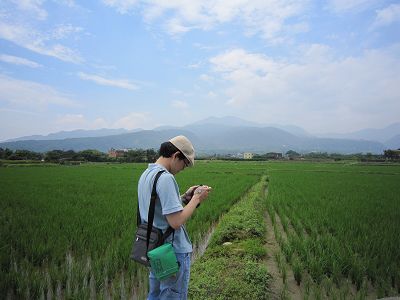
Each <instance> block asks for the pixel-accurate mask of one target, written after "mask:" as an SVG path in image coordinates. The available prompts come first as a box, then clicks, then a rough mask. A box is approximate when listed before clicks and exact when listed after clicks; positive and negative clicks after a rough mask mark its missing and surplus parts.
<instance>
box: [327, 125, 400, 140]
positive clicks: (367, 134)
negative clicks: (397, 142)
mask: <svg viewBox="0 0 400 300" xmlns="http://www.w3.org/2000/svg"><path fill="white" fill-rule="evenodd" d="M398 134H400V122H399V123H394V124H391V125H389V126H386V127H384V128H380V129H376V128H367V129H362V130H358V131H354V132H350V133H345V134H338V133H331V134H324V135H322V136H324V137H329V138H342V139H353V140H368V141H377V142H381V143H385V142H386V141H388V140H389V139H391V138H393V137H394V136H395V135H398Z"/></svg>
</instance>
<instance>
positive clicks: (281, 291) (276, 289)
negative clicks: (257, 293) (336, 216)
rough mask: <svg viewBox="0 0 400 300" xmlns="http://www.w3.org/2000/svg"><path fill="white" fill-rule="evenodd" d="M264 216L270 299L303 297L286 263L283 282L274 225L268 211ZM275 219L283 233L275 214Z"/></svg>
mask: <svg viewBox="0 0 400 300" xmlns="http://www.w3.org/2000/svg"><path fill="white" fill-rule="evenodd" d="M264 197H265V198H267V197H268V186H267V187H266V188H265V191H264ZM265 198H264V199H265ZM264 218H265V223H266V226H267V234H266V243H265V248H266V249H267V258H266V264H267V269H268V273H269V274H270V275H271V281H270V290H271V296H272V299H294V300H297V299H303V292H302V291H301V288H300V287H299V286H298V285H297V283H296V281H295V280H294V276H293V271H292V269H291V268H290V266H288V265H286V269H287V275H286V277H287V278H286V282H284V278H283V276H282V274H281V272H280V270H279V266H278V263H277V260H276V255H277V254H278V253H281V249H280V246H279V244H278V241H277V239H276V237H275V233H274V229H273V228H274V227H273V224H272V221H271V217H270V216H269V214H268V212H265V214H264ZM275 220H276V222H277V225H278V228H279V231H280V232H281V233H282V235H285V232H284V231H283V228H282V225H281V224H280V219H279V217H278V216H277V215H276V216H275ZM285 238H286V236H285ZM285 264H286V263H285Z"/></svg>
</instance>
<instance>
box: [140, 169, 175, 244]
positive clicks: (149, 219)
mask: <svg viewBox="0 0 400 300" xmlns="http://www.w3.org/2000/svg"><path fill="white" fill-rule="evenodd" d="M164 172H165V170H161V171H159V172H158V173H157V174H156V177H155V178H154V183H153V189H152V191H151V198H150V206H149V213H148V215H147V240H146V249H148V248H149V240H150V235H151V231H152V230H153V221H154V210H155V207H156V200H157V198H158V195H157V181H158V179H159V178H160V176H161V174H162V173H164ZM136 216H137V226H138V227H139V225H140V223H141V220H142V218H141V216H140V210H139V200H138V205H137V214H136ZM171 233H173V237H175V230H174V229H173V228H172V227H171V226H169V227H168V228H167V230H166V231H165V233H164V234H163V235H162V241H161V242H162V244H164V241H165V240H166V239H167V238H168V237H169V236H170V235H171ZM172 243H173V241H172Z"/></svg>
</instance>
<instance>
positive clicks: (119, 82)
mask: <svg viewBox="0 0 400 300" xmlns="http://www.w3.org/2000/svg"><path fill="white" fill-rule="evenodd" d="M78 77H79V78H80V79H83V80H89V81H93V82H95V83H97V84H100V85H105V86H113V87H117V88H122V89H127V90H137V89H138V88H139V87H138V86H137V85H136V84H135V83H133V82H132V81H130V80H127V79H108V78H104V77H101V76H99V75H90V74H86V73H82V72H79V73H78Z"/></svg>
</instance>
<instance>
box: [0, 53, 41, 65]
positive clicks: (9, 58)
mask: <svg viewBox="0 0 400 300" xmlns="http://www.w3.org/2000/svg"><path fill="white" fill-rule="evenodd" d="M0 60H1V61H3V62H6V63H9V64H14V65H19V66H26V67H30V68H39V67H41V66H42V65H40V64H38V63H36V62H34V61H31V60H29V59H26V58H22V57H18V56H13V55H6V54H0Z"/></svg>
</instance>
